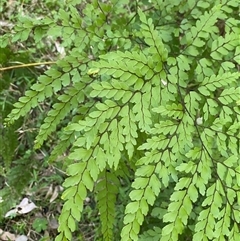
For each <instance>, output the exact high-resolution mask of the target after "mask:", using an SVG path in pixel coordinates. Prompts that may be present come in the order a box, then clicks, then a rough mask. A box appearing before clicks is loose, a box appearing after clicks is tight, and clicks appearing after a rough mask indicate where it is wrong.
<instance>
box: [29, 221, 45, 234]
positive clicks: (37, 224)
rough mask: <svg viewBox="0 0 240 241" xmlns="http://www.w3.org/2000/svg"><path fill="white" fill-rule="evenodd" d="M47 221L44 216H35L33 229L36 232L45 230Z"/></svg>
mask: <svg viewBox="0 0 240 241" xmlns="http://www.w3.org/2000/svg"><path fill="white" fill-rule="evenodd" d="M47 224H48V221H47V220H46V219H45V218H36V219H35V220H34V222H33V224H32V226H33V228H34V230H36V231H37V232H39V233H40V232H41V231H45V230H46V229H47Z"/></svg>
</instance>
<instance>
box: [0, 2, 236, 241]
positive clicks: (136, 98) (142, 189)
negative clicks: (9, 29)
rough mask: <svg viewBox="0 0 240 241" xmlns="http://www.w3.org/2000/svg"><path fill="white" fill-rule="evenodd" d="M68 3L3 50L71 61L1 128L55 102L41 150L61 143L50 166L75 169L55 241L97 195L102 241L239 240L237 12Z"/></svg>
mask: <svg viewBox="0 0 240 241" xmlns="http://www.w3.org/2000/svg"><path fill="white" fill-rule="evenodd" d="M60 2H61V4H60V9H59V11H56V12H55V13H54V14H52V16H43V17H41V18H40V19H34V18H33V17H31V16H20V17H19V22H18V24H17V25H16V26H15V28H14V31H15V32H14V34H12V33H9V34H5V35H4V36H2V37H1V38H0V41H1V44H2V46H6V45H8V44H14V43H15V42H17V41H25V42H27V40H28V37H29V36H34V37H35V40H36V42H37V43H38V42H41V41H45V40H46V38H50V39H51V41H59V42H60V43H61V46H62V48H64V51H65V55H62V56H60V57H59V59H58V60H57V61H56V63H55V64H54V65H52V66H51V68H49V69H48V70H46V71H45V73H44V74H43V75H41V76H39V78H38V79H37V81H36V83H35V84H33V85H32V86H31V88H30V89H29V90H27V91H26V92H25V94H24V95H23V96H22V97H21V98H20V99H19V100H18V102H17V103H16V104H15V105H14V107H15V108H14V109H13V110H12V112H11V113H10V114H9V115H8V117H7V118H6V119H5V121H6V127H5V128H9V127H8V126H9V125H10V124H12V123H13V122H15V121H16V120H17V119H19V118H20V117H21V116H25V115H27V114H28V113H29V112H30V111H31V110H32V109H33V108H35V107H37V106H38V105H39V104H40V103H42V102H49V101H52V102H53V105H52V106H51V109H50V110H49V111H48V112H47V113H46V117H45V119H44V121H43V123H42V124H41V126H40V129H39V132H38V135H37V136H36V139H35V148H36V149H39V148H41V146H42V145H43V143H44V142H48V141H49V140H50V138H51V136H52V135H56V136H58V143H57V144H56V145H54V146H53V148H52V149H51V152H50V153H49V157H48V161H49V163H52V162H54V161H55V160H57V159H59V158H62V161H63V162H66V163H67V165H68V168H67V175H68V177H67V178H66V179H65V181H64V183H63V186H64V188H65V190H64V192H63V194H62V199H63V207H62V210H61V214H60V216H59V227H58V232H59V234H58V236H57V237H56V239H55V240H56V241H70V240H74V232H75V231H76V229H77V228H78V226H77V223H78V222H79V221H80V219H81V214H82V212H83V208H84V203H85V199H86V197H87V196H88V193H89V192H92V193H93V194H94V197H95V199H96V202H97V208H98V210H99V217H100V223H101V230H102V236H101V237H100V238H99V237H98V240H104V241H111V240H122V241H130V240H134V241H135V240H160V241H168V240H169V241H177V240H194V241H199V240H204V241H208V240H216V241H217V240H219V241H223V240H227V239H228V240H232V241H238V240H240V230H239V229H240V108H239V104H240V101H239V100H240V85H239V83H240V82H239V77H240V74H239V62H240V61H239V55H240V46H239V36H240V29H239V22H238V17H239V16H238V10H239V9H238V7H239V5H238V1H237V0H214V1H213V0H208V1H204V0H190V1H189V0H188V1H187V0H182V1H177V0H174V1H173V0H165V1H163V0H151V1H147V0H142V1H137V0H136V1H127V0H112V1H108V0H107V1H103V0H102V1H97V0H91V1H81V0H68V1H60ZM125 178H129V179H131V180H132V183H131V191H130V193H129V195H128V196H127V195H126V199H127V200H128V204H127V205H126V207H125V214H124V218H123V223H121V224H119V223H118V221H119V220H120V219H118V220H116V219H115V203H116V202H117V200H118V196H119V192H120V190H122V189H121V187H122V185H123V180H124V179H125ZM119 225H120V226H121V225H122V229H121V233H120V234H119V233H117V232H116V230H117V227H119Z"/></svg>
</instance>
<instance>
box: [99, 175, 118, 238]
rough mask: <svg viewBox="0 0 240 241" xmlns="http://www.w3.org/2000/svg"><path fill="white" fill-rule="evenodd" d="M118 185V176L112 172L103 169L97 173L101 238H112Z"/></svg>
mask: <svg viewBox="0 0 240 241" xmlns="http://www.w3.org/2000/svg"><path fill="white" fill-rule="evenodd" d="M118 186H119V180H118V178H117V177H116V176H115V175H114V174H113V173H110V172H108V171H105V170H104V172H102V173H101V174H100V175H99V180H98V182H97V184H96V186H95V189H96V192H97V201H98V202H97V203H98V209H99V214H100V220H101V229H102V234H103V239H104V240H106V241H112V240H114V232H113V225H114V217H115V201H116V196H117V193H118Z"/></svg>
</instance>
